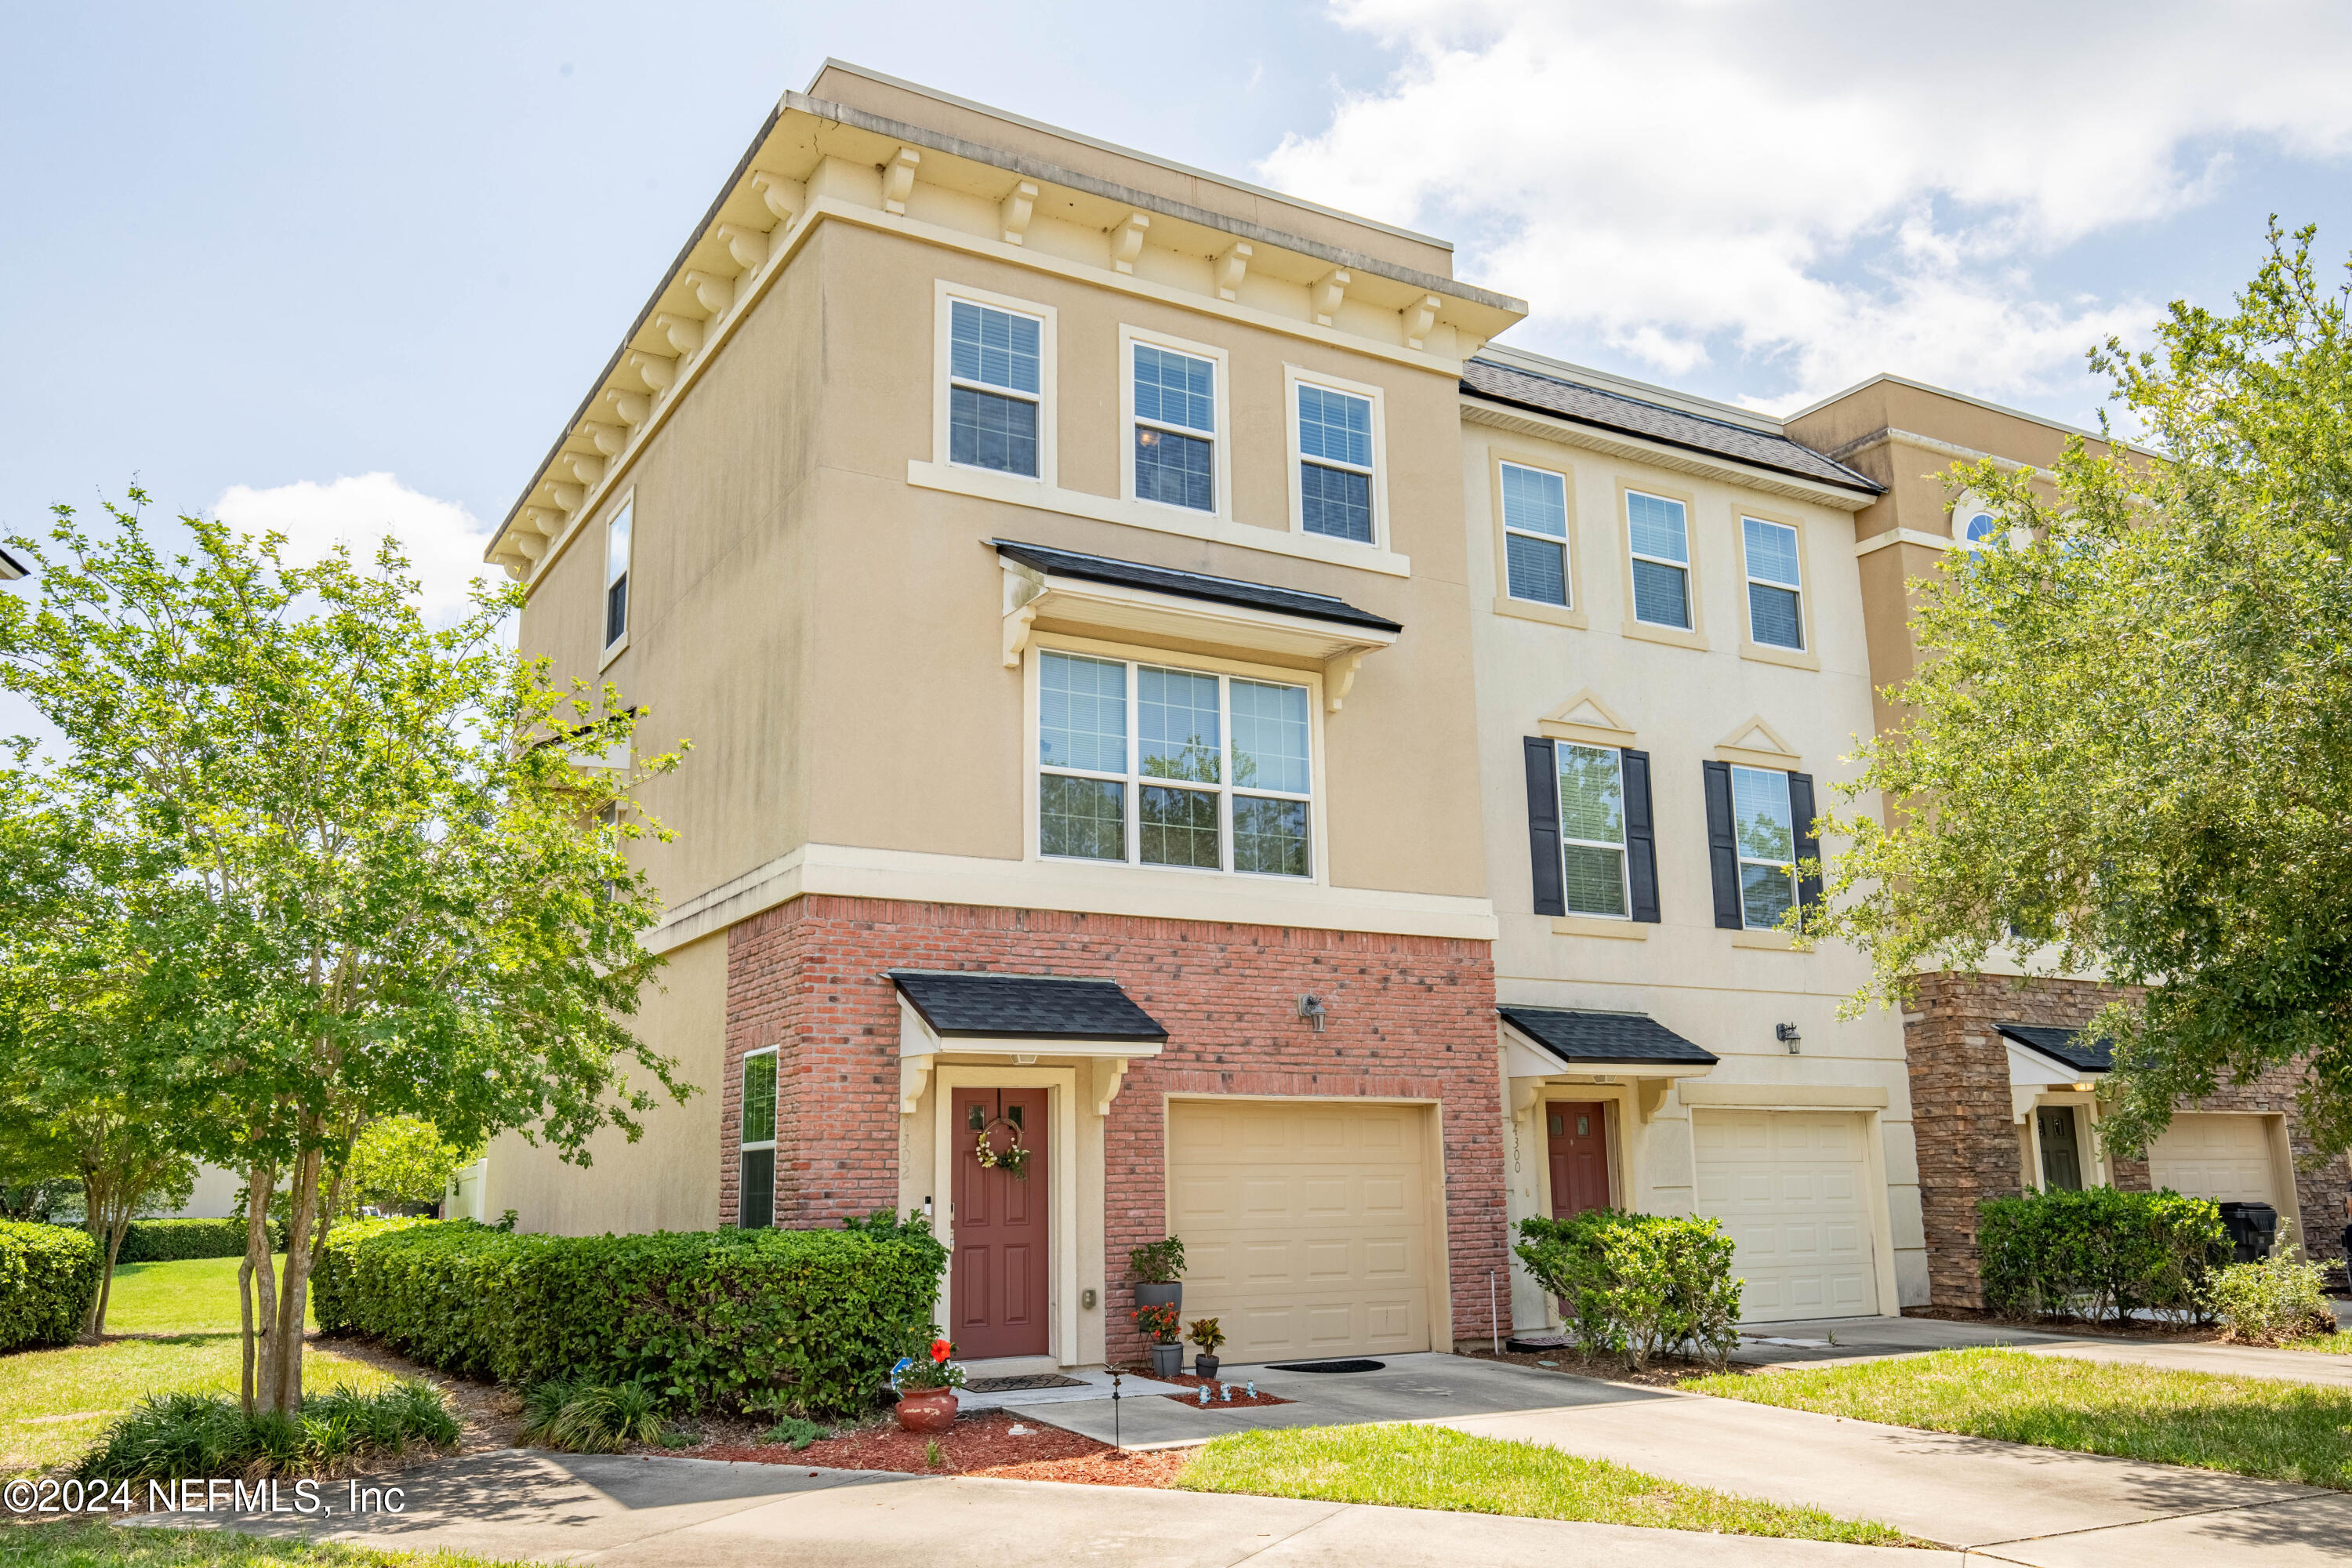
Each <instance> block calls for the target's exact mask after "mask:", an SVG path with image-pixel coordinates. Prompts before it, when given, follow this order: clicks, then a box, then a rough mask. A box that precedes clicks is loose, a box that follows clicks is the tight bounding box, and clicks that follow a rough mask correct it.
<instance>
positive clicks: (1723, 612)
mask: <svg viewBox="0 0 2352 1568" xmlns="http://www.w3.org/2000/svg"><path fill="white" fill-rule="evenodd" d="M1461 447H1462V472H1463V480H1464V499H1463V506H1464V515H1465V540H1466V541H1467V543H1468V546H1469V565H1470V578H1471V583H1470V596H1471V600H1472V602H1473V604H1474V605H1477V606H1478V608H1477V610H1476V611H1475V614H1474V616H1473V624H1474V628H1475V629H1474V646H1475V650H1476V658H1477V670H1478V686H1477V710H1478V723H1479V740H1478V749H1479V755H1480V757H1481V758H1482V760H1483V761H1484V763H1485V769H1486V771H1485V779H1484V784H1483V788H1484V798H1485V812H1486V854H1487V879H1488V885H1489V889H1490V896H1491V897H1492V899H1493V900H1494V904H1495V909H1496V917H1497V919H1498V921H1499V924H1500V934H1499V936H1498V938H1497V940H1496V947H1495V968H1496V990H1497V993H1498V995H1499V997H1500V999H1501V1000H1502V1001H1504V1002H1506V1003H1510V1002H1517V1003H1524V1004H1527V1005H1538V1006H1554V1007H1573V1008H1591V1009H1596V1010H1606V1011H1621V1012H1634V1013H1646V1014H1649V1015H1650V1016H1653V1017H1654V1018H1656V1019H1657V1020H1658V1021H1659V1022H1660V1023H1662V1024H1664V1026H1666V1027H1668V1028H1670V1029H1672V1030H1674V1031H1675V1033H1676V1034H1678V1035H1681V1036H1683V1037H1685V1038H1686V1039H1689V1040H1692V1041H1695V1042H1696V1043H1697V1044H1699V1045H1700V1046H1703V1047H1706V1049H1707V1050H1709V1051H1712V1052H1714V1053H1715V1054H1716V1055H1717V1056H1718V1057H1719V1058H1722V1060H1721V1062H1720V1063H1719V1065H1717V1067H1715V1068H1713V1069H1711V1071H1710V1072H1709V1073H1708V1074H1707V1075H1706V1080H1705V1081H1706V1082H1707V1083H1708V1084H1711V1085H1712V1084H1724V1083H1732V1084H1759V1085H1766V1084H1769V1085H1780V1086H1785V1087H1787V1088H1788V1089H1790V1093H1791V1102H1792V1103H1800V1104H1801V1103H1806V1101H1807V1096H1808V1094H1809V1093H1811V1091H1814V1090H1820V1089H1828V1090H1832V1091H1835V1090H1843V1089H1869V1090H1877V1091H1883V1093H1884V1094H1885V1098H1886V1104H1887V1109H1886V1110H1885V1113H1884V1115H1883V1116H1882V1117H1881V1118H1880V1128H1881V1133H1882V1142H1883V1150H1882V1156H1883V1160H1884V1164H1885V1171H1886V1174H1887V1187H1886V1194H1887V1223H1888V1232H1887V1236H1888V1239H1890V1240H1891V1242H1892V1247H1893V1251H1894V1262H1895V1275H1896V1279H1897V1284H1898V1289H1899V1291H1900V1299H1901V1300H1906V1301H1907V1300H1926V1284H1927V1275H1926V1255H1925V1251H1924V1239H1923V1237H1922V1234H1921V1229H1920V1224H1919V1208H1918V1186H1917V1180H1918V1178H1917V1174H1916V1162H1915V1158H1914V1152H1913V1146H1912V1139H1911V1126H1910V1121H1909V1099H1908V1091H1909V1086H1908V1079H1907V1075H1906V1069H1905V1065H1904V1056H1903V1037H1902V1028H1901V1025H1900V1022H1899V1020H1898V1019H1896V1018H1895V1016H1892V1015H1891V1014H1888V1013H1886V1012H1885V1011H1874V1012H1872V1013H1869V1014H1866V1015H1864V1016H1862V1017H1860V1018H1858V1019H1855V1020H1853V1021H1852V1022H1847V1023H1841V1022H1839V1021H1838V1019H1837V1016H1836V1014H1837V1007H1838V1004H1839V1002H1840V1001H1841V1000H1842V999H1843V997H1845V996H1846V995H1847V994H1851V993H1852V992H1853V990H1855V989H1856V988H1857V987H1858V986H1859V985H1861V984H1863V982H1864V980H1865V979H1866V978H1867V970H1866V965H1865V964H1864V961H1863V960H1862V958H1861V957H1860V956H1859V955H1858V954H1856V953H1854V952H1852V951H1850V950H1847V949H1844V948H1842V947H1823V948H1822V949H1819V950H1817V951H1815V952H1810V953H1801V952H1786V951H1769V950H1763V949H1759V948H1755V947H1750V946H1743V945H1738V941H1739V940H1740V939H1741V938H1742V937H1743V935H1746V934H1748V933H1740V932H1734V931H1721V930H1717V928H1716V926H1715V924H1714V902H1713V891H1712V882H1711V879H1710V876H1709V872H1708V865H1707V849H1706V802H1705V797H1704V794H1703V789H1704V785H1703V782H1702V780H1703V773H1702V771H1701V768H1700V763H1703V762H1706V761H1711V760H1715V759H1716V757H1717V750H1716V748H1717V746H1718V745H1720V744H1722V743H1724V742H1728V741H1732V740H1733V739H1734V738H1735V735H1736V734H1737V733H1738V731H1741V730H1743V729H1744V728H1745V727H1746V726H1747V724H1748V721H1750V720H1752V719H1757V718H1761V719H1762V720H1763V721H1765V722H1766V723H1767V724H1769V726H1770V727H1771V729H1772V730H1773V731H1776V732H1778V734H1779V735H1780V737H1781V738H1782V740H1784V741H1785V742H1787V743H1788V745H1789V746H1790V748H1791V749H1792V750H1793V751H1794V752H1796V753H1797V755H1798V758H1799V760H1798V761H1797V762H1795V763H1789V764H1785V765H1787V766H1789V767H1790V770H1791V771H1796V772H1803V773H1811V775H1812V776H1813V778H1814V780H1815V784H1816V790H1817V794H1818V799H1819V805H1820V808H1821V809H1822V810H1831V809H1841V810H1842V809H1843V805H1841V804H1840V803H1838V802H1837V801H1836V800H1835V799H1834V797H1833V796H1832V794H1831V793H1830V788H1829V786H1830V785H1831V784H1832V783H1834V782H1835V781H1838V780H1841V779H1845V778H1849V777H1851V776H1853V769H1852V767H1851V766H1849V765H1848V764H1847V763H1845V762H1844V761H1843V758H1844V757H1845V755H1846V754H1847V753H1848V752H1850V751H1851V750H1852V748H1853V738H1854V737H1855V736H1857V735H1860V734H1864V733H1867V732H1868V731H1869V729H1870V727H1871V724H1872V709H1871V694H1870V686H1869V680H1870V661H1869V648H1868V645H1867V640H1866V637H1865V630H1864V616H1863V605H1862V592H1861V585H1860V583H1859V581H1858V579H1857V577H1856V574H1855V571H1854V558H1853V522H1852V521H1851V519H1850V518H1849V516H1848V515H1847V514H1846V513H1844V512H1843V511H1841V510H1836V509H1833V508H1831V507H1828V506H1823V505H1807V504H1805V503H1802V502H1795V501H1790V500H1786V499H1783V498H1781V497H1779V496H1771V495H1765V494H1761V493H1758V492H1754V491H1749V490H1746V489H1742V488H1741V487H1740V486H1739V485H1738V483H1737V482H1736V481H1735V480H1732V479H1715V480H1706V479H1694V478H1693V477H1692V476H1690V475H1688V474H1684V473H1679V472H1669V471H1666V470H1664V469H1659V468H1651V467H1649V466H1647V465H1643V464H1641V463H1637V462H1630V461H1626V460H1623V459H1620V458H1614V457H1612V456H1607V455H1604V454H1601V453H1599V452H1595V451H1591V450H1589V449H1585V448H1582V447H1576V446H1573V445H1570V444H1569V443H1568V442H1566V441H1560V442H1555V443H1547V442H1542V441H1539V440H1537V439H1535V438H1533V437H1528V436H1526V435H1523V434H1519V433H1517V432H1509V433H1505V432H1497V431H1494V430H1491V429H1489V428H1488V427H1486V426H1480V425H1476V424H1465V426H1463V428H1462V441H1461ZM1490 448H1500V449H1501V450H1503V451H1504V452H1506V453H1507V455H1508V456H1510V457H1511V458H1513V459H1514V460H1517V461H1526V462H1534V463H1538V464H1540V465H1541V466H1544V467H1549V468H1553V469H1555V470H1558V471H1562V472H1565V473H1566V474H1567V475H1568V476H1569V477H1570V492H1571V498H1572V501H1571V504H1572V512H1573V515H1572V519H1571V529H1570V532H1571V538H1570V549H1571V552H1573V553H1574V554H1575V555H1576V556H1577V557H1579V559H1578V560H1577V561H1576V562H1575V563H1574V565H1573V567H1572V571H1573V575H1574V577H1575V579H1576V581H1577V588H1578V592H1579V593H1580V605H1581V606H1582V609H1583V612H1584V613H1585V614H1586V616H1588V617H1589V620H1590V625H1589V626H1586V627H1582V628H1579V627H1575V626H1561V625H1556V624H1552V623H1550V622H1548V621H1543V620H1538V619H1531V618H1528V617H1525V616H1517V615H1512V614H1508V613H1496V610H1495V609H1494V608H1493V606H1494V605H1495V604H1496V600H1497V598H1498V597H1499V596H1500V595H1502V592H1503V578H1502V573H1501V566H1500V562H1499V560H1498V558H1497V548H1496V531H1495V524H1494V521H1493V519H1494V515H1495V511H1494V497H1493V489H1492V482H1491V475H1492V473H1493V464H1492V460H1491V458H1492V455H1493V454H1492V451H1491V450H1490ZM1627 485H1631V486H1633V487H1634V488H1637V489H1651V490H1655V491H1658V492H1660V493H1664V494H1667V495H1673V496H1679V497H1687V498H1688V500H1689V503H1690V512H1689V518H1690V531H1691V549H1692V558H1693V563H1694V565H1695V567H1696V599H1697V606H1698V611H1699V614H1698V617H1697V618H1698V621H1699V625H1700V626H1701V628H1702V630H1703V632H1704V634H1705V637H1706V644H1707V646H1706V647H1705V648H1693V647H1670V646H1664V645H1662V644H1660V643H1656V642H1652V641H1647V640H1643V639H1640V638H1637V637H1628V636H1625V635H1623V628H1624V626H1625V625H1626V623H1627V622H1629V621H1630V620H1631V616H1632V610H1631V605H1630V603H1629V600H1628V586H1627V582H1626V563H1625V555H1624V546H1623V542H1622V541H1623V536H1624V526H1625V525H1624V512H1623V501H1622V487H1624V486H1627ZM1743 511H1752V512H1755V513H1757V514H1759V515H1762V516H1765V517H1769V518H1772V519H1775V520H1779V521H1797V522H1799V523H1800V524H1801V527H1802V530H1803V534H1804V574H1805V594H1806V598H1807V601H1808V602H1807V604H1806V606H1805V608H1806V616H1807V622H1808V629H1809V633H1810V641H1811V647H1812V649H1813V651H1815V652H1817V653H1818V655H1819V658H1820V662H1821V668H1819V669H1804V668H1790V667H1787V666H1784V665H1780V664H1774V663H1767V662H1762V661H1760V660H1759V659H1755V658H1745V657H1742V654H1741V651H1740V643H1741V640H1742V639H1741V632H1742V630H1743V628H1744V627H1745V625H1746V598H1745V595H1746V587H1745V582H1744V579H1743V577H1742V575H1741V572H1740V558H1739V552H1738V518H1739V516H1740V515H1741V513H1742V512H1743ZM1586 689H1591V692H1592V693H1593V694H1595V695H1596V696H1598V697H1599V698H1600V699H1601V700H1602V702H1603V703H1605V704H1606V705H1607V707H1608V708H1609V709H1610V710H1613V712H1614V713H1615V715H1616V716H1617V717H1618V718H1619V719H1620V720H1621V721H1622V723H1623V724H1624V725H1625V726H1626V727H1627V728H1630V729H1631V730H1632V731H1633V732H1634V738H1633V740H1632V741H1631V742H1626V743H1627V744H1629V745H1630V746H1632V747H1633V749H1635V750H1639V751H1645V752H1648V753H1649V754H1650V760H1651V774H1652V802H1653V806H1654V819H1655V826H1656V836H1657V859H1658V895H1659V907H1660V912H1661V915H1662V916H1663V919H1662V921H1661V922H1660V923H1658V924H1656V925H1647V926H1637V925H1633V924H1631V923H1625V924H1619V923H1616V922H1610V929H1613V930H1617V931H1623V932H1626V933H1628V935H1629V936H1630V935H1631V933H1634V932H1640V933H1643V940H1627V939H1625V938H1604V937H1595V936H1584V935H1561V934H1556V933H1555V931H1554V930H1553V926H1552V918H1551V917H1549V916H1544V915H1538V914H1536V913H1535V912H1534V887H1533V882H1532V878H1531V873H1530V869H1529V867H1528V831H1527V784H1526V773H1525V769H1524V764H1523V761H1522V742H1523V740H1524V739H1525V738H1526V737H1528V736H1533V735H1538V734H1540V733H1542V731H1541V730H1540V728H1539V721H1541V720H1543V719H1544V718H1545V717H1546V716H1547V715H1549V714H1551V713H1552V712H1554V711H1555V710H1558V709H1559V708H1560V707H1561V705H1562V704H1564V703H1565V702H1567V701H1568V700H1570V698H1572V697H1574V696H1576V695H1577V694H1578V693H1580V692H1581V691H1584V690H1586ZM1755 934H1760V933H1755ZM1750 939H1751V940H1752V936H1751V937H1750ZM1782 1023H1793V1024H1795V1025H1797V1026H1798V1027H1799V1030H1800V1032H1801V1035H1802V1037H1803V1045H1802V1047H1801V1054H1798V1055H1794V1056H1791V1055H1790V1053H1789V1051H1788V1049H1787V1047H1785V1046H1783V1045H1782V1044H1780V1042H1779V1041H1778V1040H1777V1039H1775V1037H1774V1035H1773V1026H1774V1025H1775V1024H1782ZM1550 1092H1551V1093H1552V1096H1553V1098H1556V1099H1570V1100H1575V1099H1591V1100H1603V1101H1615V1100H1622V1099H1626V1098H1627V1097H1629V1096H1630V1095H1631V1090H1630V1089H1628V1088H1626V1087H1625V1086H1622V1085H1620V1086H1618V1087H1616V1088H1614V1089H1611V1088H1607V1087H1592V1086H1583V1085H1580V1086H1577V1087H1576V1088H1574V1089H1556V1090H1553V1091H1550ZM1834 1098H1835V1096H1834V1094H1832V1100H1834ZM1829 1108H1834V1107H1829ZM1620 1110H1621V1114H1619V1115H1618V1116H1617V1118H1616V1123H1615V1127H1614V1129H1613V1130H1612V1131H1614V1132H1615V1133H1616V1135H1617V1137H1618V1138H1619V1139H1620V1140H1621V1142H1619V1143H1618V1146H1617V1151H1618V1163H1619V1171H1620V1173H1621V1180H1622V1182H1623V1184H1624V1188H1623V1190H1622V1191H1621V1193H1620V1194H1619V1197H1620V1201H1623V1202H1628V1203H1630V1204H1631V1205H1632V1206H1634V1207H1638V1208H1642V1209H1645V1210H1649V1211H1651V1212H1655V1213H1668V1214H1674V1213H1688V1212H1690V1210H1691V1206H1692V1202H1693V1194H1692V1191H1691V1184H1692V1181H1693V1159H1694V1154H1693V1148H1692V1142H1691V1131H1690V1120H1689V1116H1690V1113H1689V1111H1688V1110H1686V1109H1685V1108H1684V1107H1683V1106H1682V1105H1681V1104H1680V1103H1679V1101H1678V1100H1677V1099H1676V1098H1675V1097H1672V1096H1670V1097H1669V1098H1668V1099H1667V1100H1665V1102H1664V1105H1663V1106H1662V1107H1661V1108H1660V1109H1659V1110H1658V1112H1657V1114H1656V1116H1655V1119H1654V1120H1653V1121H1649V1122H1646V1123H1644V1122H1643V1121H1642V1120H1641V1119H1640V1117H1639V1115H1638V1114H1636V1113H1635V1112H1634V1110H1633V1107H1632V1105H1631V1104H1630V1101H1629V1102H1628V1103H1627V1104H1625V1105H1623V1106H1621V1107H1620ZM1538 1114H1539V1107H1537V1108H1529V1109H1528V1110H1527V1111H1526V1112H1524V1113H1522V1114H1520V1115H1518V1116H1517V1117H1515V1118H1510V1119H1508V1120H1509V1121H1510V1131H1511V1135H1512V1149H1511V1151H1510V1154H1511V1162H1512V1168H1511V1178H1510V1191H1511V1211H1512V1212H1511V1217H1512V1219H1513V1221H1514V1222H1515V1223H1516V1222H1517V1220H1518V1219H1520V1218H1522V1217H1524V1216H1525V1215H1529V1214H1534V1213H1537V1212H1538V1211H1539V1205H1541V1204H1542V1203H1543V1202H1544V1198H1543V1192H1544V1184H1545V1182H1546V1181H1547V1180H1548V1177H1547V1175H1546V1166H1545V1157H1544V1142H1543V1139H1542V1137H1541V1131H1542V1129H1541V1124H1540V1123H1539V1122H1538V1121H1534V1120H1533V1118H1534V1117H1535V1116H1537V1115H1538ZM1514 1290H1515V1294H1514V1310H1515V1312H1516V1313H1517V1321H1519V1322H1520V1323H1521V1324H1523V1325H1534V1324H1539V1323H1541V1322H1543V1321H1545V1311H1546V1307H1545V1303H1544V1301H1543V1300H1542V1297H1541V1293H1540V1292H1539V1291H1537V1290H1536V1289H1534V1287H1533V1286H1532V1285H1531V1283H1530V1282H1528V1280H1527V1279H1525V1277H1524V1275H1523V1274H1518V1273H1515V1287H1514ZM1885 1305H1886V1307H1887V1309H1888V1310H1891V1309H1892V1303H1886V1304H1885Z"/></svg>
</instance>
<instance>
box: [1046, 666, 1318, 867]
mask: <svg viewBox="0 0 2352 1568" xmlns="http://www.w3.org/2000/svg"><path fill="white" fill-rule="evenodd" d="M1037 660H1038V664H1037V848H1038V853H1039V854H1040V855H1043V856H1045V857H1046V858H1052V859H1064V860H1095V861H1103V862H1108V863H1111V864H1123V865H1132V866H1164V867H1176V868H1185V869H1192V870H1202V871H1236V872H1242V873H1244V874H1248V875H1255V876H1268V877H1297V878H1312V877H1313V876H1314V875H1315V856H1314V823H1315V790H1314V782H1315V781H1314V772H1315V766H1314V761H1313V753H1314V737H1313V733H1312V714H1313V712H1314V703H1313V701H1312V700H1311V693H1310V692H1309V690H1308V689H1307V687H1305V686H1298V685H1293V684H1290V683H1287V682H1284V681H1276V680H1263V679H1255V678H1252V677H1246V676H1241V675H1235V674H1232V673H1229V672H1225V671H1211V670H1204V669H1188V668H1183V667H1181V666H1179V665H1171V664H1160V663H1154V662H1151V661H1149V660H1141V659H1121V658H1102V657H1099V656H1097V655H1091V654H1081V653H1074V652H1066V651H1064V650H1061V649H1057V648H1044V649H1040V650H1039V651H1038V655H1037Z"/></svg>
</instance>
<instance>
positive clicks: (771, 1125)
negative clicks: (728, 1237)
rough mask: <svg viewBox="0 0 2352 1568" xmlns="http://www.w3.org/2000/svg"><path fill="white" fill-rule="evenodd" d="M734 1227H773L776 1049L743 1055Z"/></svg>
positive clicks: (768, 1048)
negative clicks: (741, 1115)
mask: <svg viewBox="0 0 2352 1568" xmlns="http://www.w3.org/2000/svg"><path fill="white" fill-rule="evenodd" d="M741 1145H742V1152H741V1154H740V1161H741V1173H740V1180H739V1181H738V1183H737V1184H736V1188H735V1224H736V1226H738V1227H739V1228H740V1229H743V1230H764V1229H767V1228H768V1227H769V1226H772V1225H774V1224H775V1223H776V1047H773V1046H769V1047H764V1048H762V1049H761V1050H756V1051H746V1052H745V1053H744V1054H743V1137H742V1140H741Z"/></svg>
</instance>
